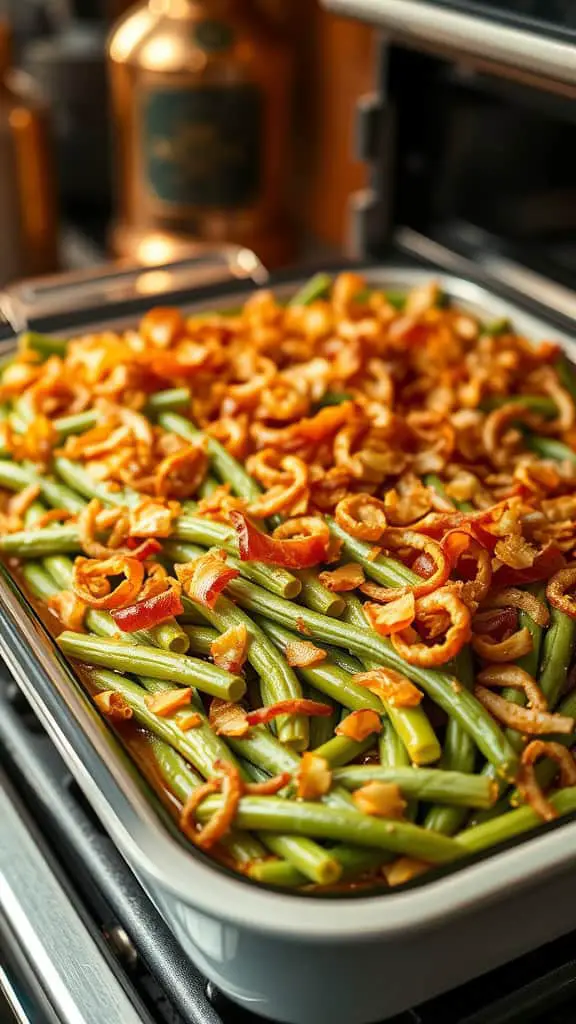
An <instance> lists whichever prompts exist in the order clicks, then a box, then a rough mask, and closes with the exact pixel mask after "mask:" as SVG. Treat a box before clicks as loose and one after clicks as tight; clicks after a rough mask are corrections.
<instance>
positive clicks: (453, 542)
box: [441, 530, 492, 604]
mask: <svg viewBox="0 0 576 1024" xmlns="http://www.w3.org/2000/svg"><path fill="white" fill-rule="evenodd" d="M441 547H442V550H443V551H444V553H445V554H446V556H447V558H448V560H449V562H450V566H451V571H452V572H453V571H454V569H456V567H457V565H458V563H459V562H460V559H464V560H466V559H470V558H472V559H474V561H475V562H476V575H475V576H474V578H473V579H471V580H466V582H464V583H459V587H460V594H461V596H462V600H463V601H466V603H467V604H472V603H473V602H476V603H478V602H480V601H482V600H483V598H484V597H485V596H486V594H487V593H488V591H489V589H490V584H491V582H492V559H491V557H490V552H489V551H487V550H486V548H485V547H483V546H482V545H481V544H479V543H478V541H477V540H475V539H474V537H472V536H471V535H470V534H469V533H463V532H462V531H461V530H450V531H449V532H448V533H447V534H446V536H445V537H444V539H443V540H442V542H441Z"/></svg>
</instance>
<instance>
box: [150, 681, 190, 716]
mask: <svg viewBox="0 0 576 1024" xmlns="http://www.w3.org/2000/svg"><path fill="white" fill-rule="evenodd" d="M191 700H192V690H191V688H190V687H189V686H178V687H177V688H176V689H175V690H164V691H162V692H160V693H154V694H152V695H151V696H150V697H145V698H144V703H145V704H146V707H147V708H148V710H149V711H151V712H152V714H153V715H160V717H161V718H166V717H167V716H168V715H171V714H173V712H174V711H178V709H179V708H184V707H187V706H188V705H189V704H190V701H191Z"/></svg>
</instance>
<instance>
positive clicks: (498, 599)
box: [482, 577, 576, 626]
mask: <svg viewBox="0 0 576 1024" xmlns="http://www.w3.org/2000/svg"><path fill="white" fill-rule="evenodd" d="M575 578H576V577H575ZM482 608H483V609H484V608H520V609H521V610H522V611H523V612H526V614H527V615H529V616H530V618H531V619H532V620H533V622H535V623H536V624H537V625H538V626H547V625H548V623H549V621H550V613H549V611H548V609H547V607H546V605H545V604H544V602H543V601H539V600H538V598H537V597H536V596H535V594H531V593H530V591H529V590H518V589H517V588H516V587H505V588H504V590H500V591H498V593H497V594H491V595H490V596H489V597H488V598H487V599H486V600H485V601H483V603H482Z"/></svg>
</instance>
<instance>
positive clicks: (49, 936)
mask: <svg viewBox="0 0 576 1024" xmlns="http://www.w3.org/2000/svg"><path fill="white" fill-rule="evenodd" d="M0 822H1V823H2V828H1V830H0V937H1V939H2V944H3V945H4V944H8V945H9V946H10V945H12V946H13V947H14V948H17V949H18V950H19V951H20V953H21V955H22V956H23V957H25V958H26V959H27V960H28V962H29V964H30V966H31V968H33V971H34V974H35V976H36V979H37V981H38V983H39V984H40V986H41V987H42V990H43V992H44V994H45V997H46V999H47V1001H48V1002H49V1004H50V1006H51V1007H52V1009H53V1011H54V1019H55V1020H57V1021H58V1022H59V1024H104V1022H105V1024H149V1018H148V1017H147V1015H146V1014H145V1013H144V1012H143V1013H140V1012H139V1010H138V1009H137V1008H136V1007H135V1006H134V1004H133V1003H132V1001H131V1000H130V999H129V998H128V995H127V994H126V992H125V991H124V989H123V987H122V986H121V984H120V982H119V981H118V980H117V978H116V977H115V975H114V973H113V972H112V970H111V968H110V966H109V964H108V962H107V959H106V957H105V956H104V954H103V952H102V950H101V949H100V948H99V947H98V945H97V944H96V942H95V941H94V940H93V938H92V937H91V936H90V934H89V932H88V930H87V929H86V927H85V925H84V923H83V921H82V920H81V918H80V916H79V914H78V912H77V910H76V909H75V908H74V906H73V905H72V903H71V901H70V900H69V898H68V896H67V893H66V891H65V888H64V887H63V885H62V883H61V881H60V880H59V879H58V878H57V876H56V874H55V872H54V870H53V869H52V866H51V865H50V864H49V863H48V861H47V860H46V858H45V856H44V855H43V852H42V850H41V848H40V846H39V844H38V842H37V841H36V840H35V838H34V835H33V832H32V830H31V827H30V822H28V821H27V820H26V818H25V815H24V814H23V812H22V809H21V808H20V807H19V805H18V800H17V797H16V796H15V794H14V791H13V790H12V788H11V786H10V784H9V782H8V780H7V779H6V777H5V776H4V775H3V773H1V772H0ZM0 985H1V986H2V988H3V989H4V991H5V995H6V998H7V999H8V1001H9V1003H10V1005H11V1009H12V1011H13V1013H14V1014H15V1015H16V1020H18V1021H19V1022H20V1021H24V1022H26V1024H27V1021H28V1017H27V1016H26V1012H25V1010H24V1007H23V1005H22V1003H21V1001H20V999H19V997H18V995H17V993H16V991H15V989H14V987H13V986H12V984H11V983H10V981H9V979H8V977H7V975H6V974H5V975H4V978H2V977H1V976H0Z"/></svg>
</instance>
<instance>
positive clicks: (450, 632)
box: [392, 587, 471, 668]
mask: <svg viewBox="0 0 576 1024" xmlns="http://www.w3.org/2000/svg"><path fill="white" fill-rule="evenodd" d="M434 612H445V613H446V614H447V615H448V616H449V625H448V629H447V630H446V633H445V636H444V640H443V641H442V643H439V644H434V645H433V646H432V647H428V645H427V644H425V643H423V642H422V641H417V640H414V639H412V636H410V637H408V635H407V632H406V631H404V632H403V633H394V634H393V635H392V646H393V647H394V649H395V651H396V653H397V654H399V655H400V657H401V658H403V659H404V661H407V662H408V664H409V665H418V666H420V667H422V668H430V667H432V666H435V665H444V664H445V662H447V661H449V660H450V659H451V658H453V657H454V655H455V654H457V653H458V651H460V650H461V649H462V647H463V646H464V644H466V643H468V641H469V639H470V636H471V618H470V610H469V608H467V607H466V605H465V604H464V602H463V601H462V599H461V598H460V597H459V596H458V595H457V594H456V593H455V592H454V591H453V590H451V589H449V588H448V587H445V588H442V589H440V590H436V591H434V593H433V594H427V595H426V596H425V597H421V598H420V599H419V600H418V601H417V602H416V621H418V618H419V617H421V618H423V619H424V620H425V619H426V617H427V616H429V615H431V614H433V613H434Z"/></svg>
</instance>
